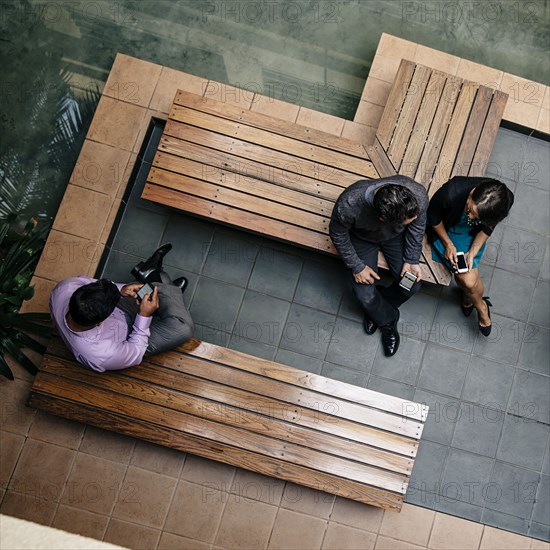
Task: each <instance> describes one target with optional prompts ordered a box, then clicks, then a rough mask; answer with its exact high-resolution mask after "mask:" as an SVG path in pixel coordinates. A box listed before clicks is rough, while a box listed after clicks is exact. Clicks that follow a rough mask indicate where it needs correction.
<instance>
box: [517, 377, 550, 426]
mask: <svg viewBox="0 0 550 550" xmlns="http://www.w3.org/2000/svg"><path fill="white" fill-rule="evenodd" d="M549 409H550V378H548V376H542V375H540V374H536V373H534V372H526V371H524V370H522V369H517V372H516V377H515V379H514V385H513V387H512V393H511V394H510V400H509V401H508V412H509V413H510V414H515V415H516V416H520V417H522V418H527V419H528V420H531V421H535V420H536V421H539V422H544V423H546V424H548V423H549V422H550V412H549Z"/></svg>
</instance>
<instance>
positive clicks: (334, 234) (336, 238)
mask: <svg viewBox="0 0 550 550" xmlns="http://www.w3.org/2000/svg"><path fill="white" fill-rule="evenodd" d="M352 226H353V220H352V219H351V218H350V217H349V216H343V215H342V214H341V212H340V207H339V204H338V203H336V205H335V206H334V210H333V211H332V217H331V219H330V225H329V235H330V238H331V240H332V242H333V244H334V246H335V247H336V250H337V251H338V254H340V257H341V258H342V261H343V262H344V265H345V266H346V267H348V268H349V269H351V271H352V273H359V272H361V271H363V269H364V268H365V263H364V262H363V260H361V258H359V256H358V255H357V252H356V251H355V247H354V246H353V243H352V242H351V238H350V229H351V228H352Z"/></svg>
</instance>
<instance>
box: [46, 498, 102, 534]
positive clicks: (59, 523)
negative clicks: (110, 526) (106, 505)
mask: <svg viewBox="0 0 550 550" xmlns="http://www.w3.org/2000/svg"><path fill="white" fill-rule="evenodd" d="M107 523H109V518H108V517H107V516H100V515H99V514H94V513H93V512H88V511H86V510H80V509H78V508H72V507H71V506H65V505H63V504H60V505H59V508H58V509H57V512H56V513H55V517H54V519H53V522H52V527H55V528H56V529H62V530H63V531H68V532H69V533H76V534H78V535H82V536H83V537H90V538H92V539H97V540H101V539H102V538H103V535H104V534H105V529H107Z"/></svg>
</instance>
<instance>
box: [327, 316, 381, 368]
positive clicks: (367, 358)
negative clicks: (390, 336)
mask: <svg viewBox="0 0 550 550" xmlns="http://www.w3.org/2000/svg"><path fill="white" fill-rule="evenodd" d="M379 342H380V339H379V338H378V337H377V336H376V335H374V336H368V335H367V334H366V333H365V328H364V326H363V323H358V322H356V321H352V320H350V319H345V318H344V317H338V318H337V319H336V325H335V326H334V331H333V333H332V335H331V337H330V344H329V346H328V352H327V361H329V362H331V363H334V364H336V365H343V366H345V367H349V368H352V369H357V370H360V371H362V372H369V371H370V369H371V367H372V363H373V361H374V356H375V354H376V350H377V348H378V345H379Z"/></svg>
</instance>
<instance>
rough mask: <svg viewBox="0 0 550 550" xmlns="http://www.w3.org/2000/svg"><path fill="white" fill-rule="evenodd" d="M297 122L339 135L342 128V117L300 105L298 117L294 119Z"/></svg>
mask: <svg viewBox="0 0 550 550" xmlns="http://www.w3.org/2000/svg"><path fill="white" fill-rule="evenodd" d="M296 122H297V123H298V124H301V125H302V126H307V127H308V128H313V129H315V130H321V131H322V132H327V133H329V134H334V135H336V136H339V135H340V134H341V133H342V129H343V128H344V122H345V121H344V119H343V118H338V117H335V116H333V115H328V114H327V113H321V112H320V111H313V110H312V109H306V108H305V107H300V112H299V113H298V118H297V119H296Z"/></svg>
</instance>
